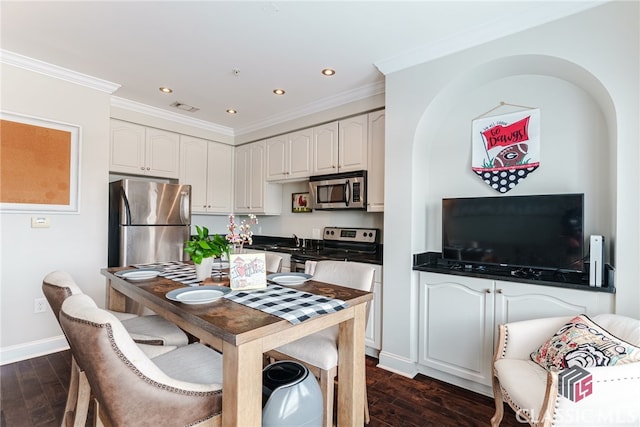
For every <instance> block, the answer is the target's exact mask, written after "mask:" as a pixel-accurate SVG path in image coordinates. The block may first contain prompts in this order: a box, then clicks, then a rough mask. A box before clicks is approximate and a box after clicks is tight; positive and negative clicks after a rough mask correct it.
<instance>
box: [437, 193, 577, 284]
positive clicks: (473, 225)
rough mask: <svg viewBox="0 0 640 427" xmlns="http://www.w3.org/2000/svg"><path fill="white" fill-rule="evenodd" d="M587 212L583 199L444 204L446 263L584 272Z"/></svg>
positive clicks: (474, 200)
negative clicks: (452, 261)
mask: <svg viewBox="0 0 640 427" xmlns="http://www.w3.org/2000/svg"><path fill="white" fill-rule="evenodd" d="M583 211H584V195H583V194H554V195H535V196H503V197H477V198H448V199H443V200H442V257H443V258H445V259H448V260H457V261H460V262H468V263H475V264H482V265H502V266H508V267H521V268H522V267H525V268H533V269H553V270H562V271H575V272H582V271H583V270H584V253H583V252H584V238H583V235H584V230H583V229H584V221H583V218H584V215H583V213H584V212H583Z"/></svg>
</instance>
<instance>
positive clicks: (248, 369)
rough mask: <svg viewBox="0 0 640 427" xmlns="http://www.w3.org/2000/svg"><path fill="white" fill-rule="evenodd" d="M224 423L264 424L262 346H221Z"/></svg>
mask: <svg viewBox="0 0 640 427" xmlns="http://www.w3.org/2000/svg"><path fill="white" fill-rule="evenodd" d="M222 365H223V373H222V426H223V427H231V426H260V425H261V424H262V345H261V343H260V342H259V341H253V342H249V343H246V344H242V345H239V346H237V347H236V346H234V345H232V344H229V343H227V342H226V341H225V342H224V343H223V345H222Z"/></svg>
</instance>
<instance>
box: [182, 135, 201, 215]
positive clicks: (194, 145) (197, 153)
mask: <svg viewBox="0 0 640 427" xmlns="http://www.w3.org/2000/svg"><path fill="white" fill-rule="evenodd" d="M180 184H188V185H191V212H195V213H202V212H206V211H207V141H205V140H202V139H197V138H192V137H188V136H181V137H180Z"/></svg>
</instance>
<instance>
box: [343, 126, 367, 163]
mask: <svg viewBox="0 0 640 427" xmlns="http://www.w3.org/2000/svg"><path fill="white" fill-rule="evenodd" d="M338 130H339V138H338V141H339V143H338V169H339V172H348V171H354V170H360V169H367V141H368V137H367V135H368V126H367V115H366V114H364V115H362V116H357V117H352V118H350V119H345V120H340V122H339V123H338Z"/></svg>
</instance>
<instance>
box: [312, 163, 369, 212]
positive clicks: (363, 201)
mask: <svg viewBox="0 0 640 427" xmlns="http://www.w3.org/2000/svg"><path fill="white" fill-rule="evenodd" d="M309 192H310V196H311V202H312V207H313V209H318V210H330V209H360V210H364V209H367V171H364V170H362V171H355V172H345V173H335V174H330V175H317V176H312V177H310V178H309Z"/></svg>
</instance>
